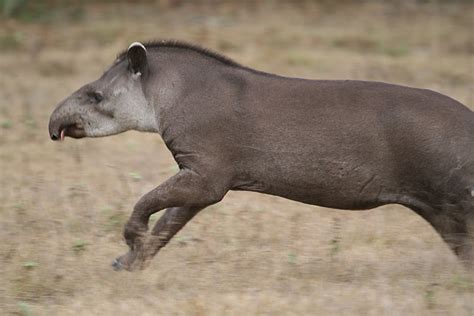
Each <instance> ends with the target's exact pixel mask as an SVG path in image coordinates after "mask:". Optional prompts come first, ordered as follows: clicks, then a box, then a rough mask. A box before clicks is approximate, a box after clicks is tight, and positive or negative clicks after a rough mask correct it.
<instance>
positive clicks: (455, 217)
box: [49, 41, 474, 270]
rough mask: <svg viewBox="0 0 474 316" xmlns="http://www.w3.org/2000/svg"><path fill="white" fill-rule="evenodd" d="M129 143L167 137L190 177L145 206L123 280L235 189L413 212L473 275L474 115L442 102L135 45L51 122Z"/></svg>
mask: <svg viewBox="0 0 474 316" xmlns="http://www.w3.org/2000/svg"><path fill="white" fill-rule="evenodd" d="M127 130H138V131H144V132H152V133H158V134H160V135H161V137H162V138H163V140H164V142H165V144H166V146H167V147H168V149H169V150H170V151H171V153H172V154H173V157H174V159H175V160H176V162H177V163H178V165H179V172H178V173H177V174H176V175H174V176H173V177H171V178H169V179H168V180H167V181H165V182H164V183H162V184H161V185H159V186H158V187H156V188H155V189H154V190H152V191H151V192H149V193H147V194H145V195H144V196H143V197H142V198H141V199H140V200H139V201H138V203H137V204H136V205H135V207H134V210H133V213H132V215H131V217H130V219H129V221H128V223H127V224H126V225H125V229H124V237H125V240H126V242H127V244H128V245H129V247H130V250H129V251H128V253H127V254H125V255H123V256H121V257H119V258H117V259H116V260H115V261H114V263H113V266H114V268H115V269H126V270H133V269H135V268H143V267H144V266H145V263H146V262H148V261H149V259H151V258H152V257H153V256H154V255H155V254H156V253H157V252H158V251H159V249H160V248H162V247H163V246H164V245H166V243H167V242H168V241H169V240H170V239H171V238H172V236H173V235H174V234H176V232H178V231H179V230H180V229H181V228H182V227H183V226H184V225H185V224H186V223H187V222H188V221H189V220H190V219H191V218H192V217H193V216H195V215H196V213H198V212H199V211H200V210H202V209H203V208H205V207H206V206H209V205H211V204H214V203H217V202H219V201H220V200H221V199H222V198H223V197H224V196H225V194H226V193H227V192H228V191H229V190H246V191H256V192H262V193H267V194H273V195H278V196H282V197H285V198H288V199H291V200H295V201H300V202H304V203H308V204H314V205H320V206H324V207H329V208H338V209H346V210H363V209H371V208H374V207H377V206H380V205H384V204H389V203H397V204H401V205H404V206H406V207H408V208H410V209H412V210H413V211H415V212H416V213H417V214H419V215H420V216H422V217H423V218H424V219H425V220H426V221H428V222H429V223H430V224H431V225H432V226H433V227H434V228H435V229H436V231H437V232H438V233H439V234H440V235H441V236H442V238H443V239H444V240H445V241H446V242H447V243H448V245H449V246H450V247H451V249H452V250H453V251H454V252H455V253H456V254H457V255H458V256H459V258H460V259H461V260H462V261H463V262H464V264H465V265H466V266H467V267H469V268H471V269H472V267H473V260H474V114H473V112H472V111H471V110H470V109H468V108H467V107H466V106H464V105H462V104H461V103H459V102H457V101H455V100H453V99H451V98H449V97H447V96H444V95H442V94H439V93H436V92H433V91H430V90H425V89H415V88H409V87H404V86H399V85H393V84H387V83H381V82H366V81H352V80H334V81H333V80H304V79H297V78H287V77H282V76H278V75H273V74H269V73H265V72H261V71H257V70H254V69H251V68H247V67H244V66H241V65H239V64H238V63H236V62H234V61H232V60H230V59H228V58H226V57H224V56H222V55H219V54H217V53H214V52H211V51H209V50H207V49H203V48H201V47H198V46H194V45H191V44H187V43H183V42H177V41H158V42H152V43H146V44H144V45H143V44H141V43H133V44H132V45H130V47H129V49H128V50H127V51H126V52H123V53H121V54H120V55H119V56H118V57H117V59H116V60H115V62H114V63H113V64H112V66H111V67H110V68H109V69H108V70H107V71H106V72H105V73H104V74H103V75H102V76H101V77H100V78H99V79H98V80H96V81H94V82H91V83H88V84H86V85H85V86H83V87H82V88H80V89H79V90H77V91H76V92H74V93H73V94H72V95H71V96H69V97H68V98H66V99H65V100H64V101H62V102H61V103H60V104H59V105H58V106H57V108H56V109H55V110H54V112H53V114H52V115H51V119H50V123H49V133H50V136H51V139H53V140H59V139H64V137H65V136H70V137H73V138H81V137H99V136H107V135H112V134H117V133H121V132H124V131H127ZM163 209H167V210H166V213H165V215H164V216H162V217H161V218H160V220H159V221H158V223H157V224H156V226H155V227H154V228H153V230H152V231H151V233H150V234H148V233H147V230H148V226H147V225H148V219H149V217H150V215H152V214H153V213H155V212H158V211H161V210H163ZM414 233H415V232H414Z"/></svg>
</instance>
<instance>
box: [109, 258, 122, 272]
mask: <svg viewBox="0 0 474 316" xmlns="http://www.w3.org/2000/svg"><path fill="white" fill-rule="evenodd" d="M112 268H113V269H114V271H121V270H123V265H122V263H121V262H120V261H119V258H115V259H114V261H112Z"/></svg>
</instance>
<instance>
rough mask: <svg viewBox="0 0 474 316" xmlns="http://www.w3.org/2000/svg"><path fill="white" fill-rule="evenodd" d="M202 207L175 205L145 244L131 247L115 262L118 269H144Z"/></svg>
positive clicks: (157, 224) (156, 225)
mask: <svg viewBox="0 0 474 316" xmlns="http://www.w3.org/2000/svg"><path fill="white" fill-rule="evenodd" d="M200 210H201V208H190V207H173V208H169V209H167V210H166V213H165V214H164V215H163V216H162V217H161V218H160V219H159V220H158V222H157V223H156V224H155V227H154V228H153V231H152V232H151V235H149V236H148V237H146V238H145V240H144V242H143V245H142V246H141V247H139V248H138V249H134V250H132V249H130V250H129V252H128V253H127V254H125V255H123V256H121V257H119V258H117V259H116V260H115V261H114V262H113V267H114V269H116V270H120V269H126V270H134V269H136V268H138V269H143V268H145V266H146V264H147V263H148V262H149V261H150V260H151V259H152V258H153V257H154V256H155V255H156V254H157V253H158V251H159V250H160V249H161V248H163V247H164V246H166V244H167V243H168V242H169V241H170V240H171V238H173V236H174V235H175V234H176V233H177V232H178V231H179V230H180V229H181V228H183V227H184V225H186V223H187V222H188V221H189V220H191V219H192V218H193V217H194V216H195V215H196V214H197V213H198V212H199V211H200Z"/></svg>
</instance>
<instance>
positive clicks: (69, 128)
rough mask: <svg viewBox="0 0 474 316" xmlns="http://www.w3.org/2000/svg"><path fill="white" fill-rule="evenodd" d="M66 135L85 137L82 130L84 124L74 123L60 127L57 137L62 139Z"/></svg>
mask: <svg viewBox="0 0 474 316" xmlns="http://www.w3.org/2000/svg"><path fill="white" fill-rule="evenodd" d="M66 136H69V137H72V138H82V137H85V136H86V133H85V131H84V125H82V124H81V123H74V124H69V125H66V126H63V127H61V128H60V132H59V137H58V138H59V140H64V138H65V137H66Z"/></svg>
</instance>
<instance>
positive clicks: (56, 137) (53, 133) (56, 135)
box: [49, 132, 59, 140]
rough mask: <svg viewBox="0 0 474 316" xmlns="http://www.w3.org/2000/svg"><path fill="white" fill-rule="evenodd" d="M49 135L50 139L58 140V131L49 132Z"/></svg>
mask: <svg viewBox="0 0 474 316" xmlns="http://www.w3.org/2000/svg"><path fill="white" fill-rule="evenodd" d="M49 135H50V137H51V140H58V139H59V135H58V133H55V132H52V133H51V132H50V133H49Z"/></svg>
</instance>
